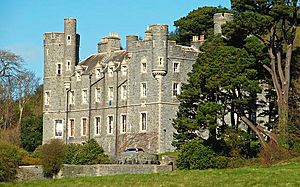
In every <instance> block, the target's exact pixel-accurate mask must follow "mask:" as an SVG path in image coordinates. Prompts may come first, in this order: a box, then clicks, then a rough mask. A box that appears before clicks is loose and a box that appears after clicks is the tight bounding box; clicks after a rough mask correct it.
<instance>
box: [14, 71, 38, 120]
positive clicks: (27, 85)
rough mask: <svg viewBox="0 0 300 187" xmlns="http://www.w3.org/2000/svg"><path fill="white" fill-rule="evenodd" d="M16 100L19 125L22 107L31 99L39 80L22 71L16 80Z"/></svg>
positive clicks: (30, 73)
mask: <svg viewBox="0 0 300 187" xmlns="http://www.w3.org/2000/svg"><path fill="white" fill-rule="evenodd" d="M16 85H17V86H16V90H15V92H16V97H17V98H16V99H17V101H18V106H19V123H18V124H19V125H20V124H21V121H22V116H23V111H24V107H25V105H26V104H27V102H28V101H29V100H30V99H31V98H32V95H33V94H34V92H35V91H36V89H37V88H38V86H39V78H37V77H36V76H35V75H34V73H33V72H31V71H24V72H20V73H19V74H18V75H17V79H16Z"/></svg>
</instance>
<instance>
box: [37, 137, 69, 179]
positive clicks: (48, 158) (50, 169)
mask: <svg viewBox="0 0 300 187" xmlns="http://www.w3.org/2000/svg"><path fill="white" fill-rule="evenodd" d="M65 147H66V146H65V144H64V143H63V142H62V141H61V140H58V139H53V140H51V141H50V142H49V143H46V144H44V145H42V147H41V152H40V159H41V164H42V166H43V170H44V174H45V176H49V177H51V176H53V175H56V174H57V173H58V172H59V170H60V169H61V167H62V163H63V159H64V157H65Z"/></svg>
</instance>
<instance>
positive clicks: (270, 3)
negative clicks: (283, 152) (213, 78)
mask: <svg viewBox="0 0 300 187" xmlns="http://www.w3.org/2000/svg"><path fill="white" fill-rule="evenodd" d="M231 4H232V8H233V10H234V13H235V18H234V20H233V21H232V22H230V23H229V24H227V25H226V26H225V28H224V33H225V35H226V37H227V38H228V39H229V40H230V41H231V43H232V44H234V45H236V46H241V45H243V44H244V43H243V41H245V40H244V39H245V38H246V37H248V36H251V35H252V36H255V37H257V38H258V39H260V41H261V42H262V43H263V44H264V48H265V50H266V51H267V55H268V58H269V61H267V62H266V61H265V62H263V61H261V62H260V64H261V66H262V67H263V68H265V69H266V71H267V72H268V73H269V75H270V76H271V78H272V85H273V88H274V90H275V92H276V100H277V107H278V125H277V127H276V129H275V132H276V133H277V134H278V137H279V143H280V144H281V145H283V146H287V142H288V137H289V135H288V118H289V114H288V109H289V104H288V98H289V93H290V79H291V59H292V52H293V45H294V42H295V38H296V29H297V26H298V23H299V2H298V0H288V1H282V0H261V1H256V0H250V1H249V0H232V1H231ZM237 38H239V39H238V40H237ZM271 138H272V139H273V140H274V141H275V142H277V139H276V137H271Z"/></svg>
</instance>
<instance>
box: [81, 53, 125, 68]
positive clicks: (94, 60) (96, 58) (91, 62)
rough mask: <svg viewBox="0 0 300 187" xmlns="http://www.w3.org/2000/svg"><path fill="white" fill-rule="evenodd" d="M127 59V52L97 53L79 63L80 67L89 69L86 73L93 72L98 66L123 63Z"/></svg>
mask: <svg viewBox="0 0 300 187" xmlns="http://www.w3.org/2000/svg"><path fill="white" fill-rule="evenodd" d="M126 57H127V52H126V51H125V50H119V51H114V52H111V53H96V54H92V55H90V56H89V57H87V58H86V59H84V60H82V61H81V62H79V65H80V66H82V67H83V66H85V67H87V69H86V71H85V73H87V72H90V71H92V70H93V69H94V68H95V66H96V65H97V64H100V63H105V64H108V63H109V62H122V61H123V60H124V58H126Z"/></svg>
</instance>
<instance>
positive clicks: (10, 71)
mask: <svg viewBox="0 0 300 187" xmlns="http://www.w3.org/2000/svg"><path fill="white" fill-rule="evenodd" d="M22 62H23V59H22V58H21V57H20V56H18V55H16V54H15V53H13V52H10V51H8V50H3V49H0V78H1V79H2V78H4V77H9V76H14V75H16V74H17V73H18V72H19V71H20V68H21V66H22Z"/></svg>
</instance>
